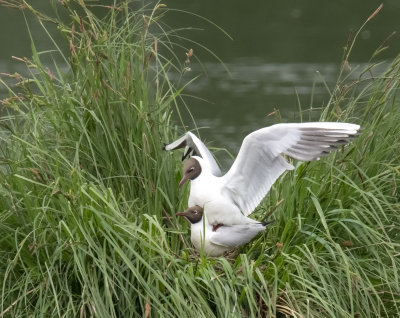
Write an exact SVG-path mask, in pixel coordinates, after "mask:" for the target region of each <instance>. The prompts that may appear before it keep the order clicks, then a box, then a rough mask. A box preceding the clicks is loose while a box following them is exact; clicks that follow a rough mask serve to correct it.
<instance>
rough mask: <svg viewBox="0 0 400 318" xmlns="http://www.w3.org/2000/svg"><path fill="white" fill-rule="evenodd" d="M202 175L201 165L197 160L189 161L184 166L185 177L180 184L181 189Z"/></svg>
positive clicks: (191, 159)
mask: <svg viewBox="0 0 400 318" xmlns="http://www.w3.org/2000/svg"><path fill="white" fill-rule="evenodd" d="M200 173H201V166H200V163H199V162H198V161H197V160H196V159H195V158H190V159H188V160H187V161H186V162H185V163H184V164H183V177H182V180H181V182H179V187H181V186H182V185H183V184H184V183H185V182H186V181H188V180H194V179H196V178H197V177H198V176H199V175H200Z"/></svg>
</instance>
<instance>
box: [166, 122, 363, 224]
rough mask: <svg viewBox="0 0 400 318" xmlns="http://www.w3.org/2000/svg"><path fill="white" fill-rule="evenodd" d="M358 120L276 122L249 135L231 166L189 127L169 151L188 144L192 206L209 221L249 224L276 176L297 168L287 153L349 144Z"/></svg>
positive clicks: (311, 155)
mask: <svg viewBox="0 0 400 318" xmlns="http://www.w3.org/2000/svg"><path fill="white" fill-rule="evenodd" d="M359 129H360V126H359V125H356V124H348V123H339V122H312V123H290V124H276V125H273V126H270V127H266V128H262V129H259V130H256V131H254V132H252V133H250V134H249V135H247V136H246V137H245V138H244V140H243V143H242V146H241V148H240V150H239V153H238V155H237V157H236V160H235V161H234V163H233V165H232V166H231V168H230V169H229V171H228V172H227V173H226V174H225V175H223V176H221V171H220V169H219V167H218V165H217V163H216V161H215V159H214V157H213V156H212V154H211V153H210V151H209V150H208V149H207V147H206V146H205V145H204V144H203V143H202V142H201V141H200V139H198V138H197V137H196V136H195V135H194V134H192V133H190V132H188V133H186V134H185V135H184V136H183V137H181V138H180V139H178V140H177V141H175V142H173V143H171V144H169V145H166V146H165V147H164V149H165V150H174V149H178V148H183V147H185V153H184V156H187V155H192V157H191V158H190V159H188V160H187V161H186V162H185V163H184V166H183V178H182V180H181V182H180V183H179V185H180V186H182V185H183V184H184V183H185V182H186V181H188V180H190V183H191V186H190V194H189V200H188V206H189V207H191V206H196V205H197V206H200V207H202V208H203V209H205V210H206V211H207V219H208V222H209V223H210V225H213V226H214V227H218V226H219V225H220V224H223V225H235V224H246V223H248V222H249V221H248V220H251V219H249V218H248V217H247V216H248V215H249V214H250V213H251V212H253V211H254V209H255V208H256V207H257V206H258V204H259V203H260V202H261V200H262V199H263V198H264V197H265V195H266V194H267V193H268V191H269V190H270V188H271V186H272V185H273V184H274V182H275V181H276V179H277V178H278V177H279V176H280V175H281V174H282V173H283V172H285V171H286V170H292V169H294V167H293V166H292V165H291V164H290V163H289V162H288V161H287V160H286V159H285V158H284V157H283V156H282V154H284V155H287V156H290V157H292V158H294V159H297V160H302V161H311V160H316V159H319V158H320V157H321V156H325V155H327V154H329V153H330V152H331V151H333V150H336V149H337V148H338V147H339V146H342V145H346V144H347V143H349V142H350V141H351V140H352V139H353V138H355V137H356V136H357V135H358V131H359Z"/></svg>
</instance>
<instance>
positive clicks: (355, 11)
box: [0, 0, 400, 160]
mask: <svg viewBox="0 0 400 318" xmlns="http://www.w3.org/2000/svg"><path fill="white" fill-rule="evenodd" d="M105 2H107V1H105ZM381 2H382V1H371V0H352V1H348V0H347V1H346V0H341V1H327V0H287V1H265V0H264V1H260V0H254V1H238V0H231V1H217V0H203V1H188V0H171V1H164V3H165V4H167V6H168V8H175V9H177V10H183V11H190V12H193V13H195V14H197V15H200V16H203V17H205V18H207V19H210V20H212V21H213V22H215V23H216V24H217V25H218V26H219V27H221V28H222V29H224V30H225V31H226V32H227V33H228V34H229V35H230V36H231V37H232V39H230V38H229V37H228V36H226V35H225V34H224V33H223V32H221V31H220V30H219V29H218V28H217V27H215V26H213V25H212V24H210V23H206V22H204V21H203V20H201V19H199V18H197V17H195V16H193V15H188V14H184V13H181V12H178V11H176V12H170V13H168V14H167V15H166V17H165V19H164V22H165V23H166V24H167V25H170V26H171V27H179V28H181V27H192V28H198V29H192V30H188V31H185V32H183V34H184V35H185V36H186V37H188V38H189V39H190V40H192V41H194V42H198V43H201V44H202V45H204V46H206V47H207V48H209V49H210V50H211V51H213V52H214V53H215V55H217V56H218V57H219V58H220V59H221V60H222V61H224V63H225V65H226V68H227V69H229V72H230V73H228V72H227V71H226V70H225V68H224V67H223V66H222V65H221V63H219V62H218V60H217V59H216V58H215V57H213V56H212V55H211V54H209V53H207V52H206V50H204V49H201V48H200V47H199V46H198V45H195V44H187V43H184V42H182V43H180V42H179V41H178V43H179V44H183V45H185V46H186V47H187V48H190V47H192V48H193V49H194V53H195V57H196V58H199V59H200V60H201V61H202V65H200V64H199V63H197V62H196V59H195V58H192V62H191V64H190V65H189V66H190V68H191V71H190V72H187V73H186V74H185V78H187V79H190V78H193V77H196V76H199V78H198V79H197V80H196V81H195V82H194V83H193V84H191V85H190V86H189V87H188V88H187V89H186V91H185V93H186V94H188V95H194V96H196V97H199V98H200V99H196V98H190V97H188V98H187V99H186V101H187V105H188V106H189V108H190V111H191V112H192V114H193V116H194V118H195V120H196V123H197V125H198V127H209V128H203V129H201V130H200V133H201V136H202V138H204V139H206V140H208V141H213V142H212V145H214V146H216V147H227V148H228V149H229V150H231V151H232V152H234V153H235V152H236V151H237V149H238V147H239V146H240V143H241V140H242V139H243V137H244V136H245V135H246V134H247V133H249V132H251V131H252V130H255V129H257V128H260V127H263V126H266V125H269V124H271V123H273V122H274V121H275V120H276V119H274V118H273V116H270V117H268V116H267V115H268V114H270V113H271V112H273V111H274V110H275V109H278V110H279V112H280V114H281V116H282V117H283V120H284V121H298V120H299V115H298V110H299V103H300V104H301V108H302V109H308V108H310V107H313V108H318V107H321V106H323V105H324V104H325V103H326V102H327V100H328V98H329V94H328V92H327V90H326V89H325V86H324V84H323V82H324V81H325V82H326V83H327V84H328V85H329V86H332V85H333V83H334V81H335V79H336V76H337V72H338V68H339V63H340V61H341V58H342V55H343V47H344V46H345V45H346V41H347V39H348V37H349V34H350V33H351V32H354V31H355V30H357V29H358V28H359V27H360V26H361V25H362V24H363V22H364V21H365V20H366V19H367V18H368V16H370V14H371V13H372V12H374V10H375V9H376V8H377V7H378V6H379V4H380V3H381ZM383 3H384V6H383V9H382V10H381V12H380V13H379V14H378V15H377V16H376V17H375V18H374V19H373V20H371V21H370V22H369V23H368V24H367V26H366V27H365V28H364V29H363V31H362V32H361V33H360V36H359V39H358V41H357V43H356V46H355V47H354V50H353V54H352V58H351V60H350V65H351V66H352V67H355V66H356V65H357V64H361V63H365V62H366V61H368V60H369V58H370V57H371V55H372V54H373V52H374V51H375V49H376V48H377V47H378V46H379V45H380V44H381V43H382V42H383V41H384V40H385V39H386V38H387V37H388V36H389V35H390V34H391V33H392V32H395V31H398V30H399V26H400V19H399V17H400V1H397V0H396V1H395V0H390V1H383ZM41 5H42V6H43V7H46V8H48V7H49V6H48V4H47V1H43V2H41ZM40 29H41V27H40V25H39V24H37V23H34V24H33V30H32V31H33V33H36V32H41V30H40ZM36 41H37V43H38V46H39V49H41V50H45V49H47V48H48V47H51V46H50V44H49V41H48V40H46V38H45V37H36ZM0 43H1V50H0V72H10V73H12V72H20V71H22V69H23V66H22V65H21V63H19V62H16V61H15V60H13V59H11V56H12V55H15V56H19V57H23V56H30V52H31V50H30V44H29V37H28V34H27V29H26V26H25V22H24V19H23V17H22V15H21V14H20V13H18V12H15V11H13V10H10V9H6V8H3V7H0ZM388 44H389V46H390V47H389V48H388V49H387V50H386V51H385V52H384V53H383V54H381V55H380V59H382V60H387V61H390V59H391V58H393V57H394V56H395V55H396V54H397V53H398V52H399V51H400V45H399V36H398V35H394V36H393V37H392V38H391V40H390V41H389V42H388ZM179 54H181V55H182V61H184V60H185V55H184V52H183V51H182V52H180V53H179ZM204 100H206V101H204ZM184 118H185V123H186V125H187V127H188V129H192V128H194V124H193V123H192V122H191V120H190V119H189V117H188V116H187V115H185V116H184ZM223 160H224V159H223Z"/></svg>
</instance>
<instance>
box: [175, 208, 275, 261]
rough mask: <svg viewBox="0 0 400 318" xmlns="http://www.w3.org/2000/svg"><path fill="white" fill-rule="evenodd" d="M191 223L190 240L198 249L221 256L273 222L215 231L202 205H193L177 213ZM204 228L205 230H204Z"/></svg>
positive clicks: (253, 223) (228, 227)
mask: <svg viewBox="0 0 400 318" xmlns="http://www.w3.org/2000/svg"><path fill="white" fill-rule="evenodd" d="M176 215H178V216H183V217H185V218H186V219H187V220H188V221H189V222H190V223H191V226H190V229H191V234H190V240H191V241H192V244H193V245H194V247H195V248H196V249H197V250H201V249H202V248H203V249H204V253H205V254H206V255H208V256H220V255H222V254H223V253H225V252H226V251H229V250H231V249H233V248H235V247H238V246H240V245H243V244H245V243H248V242H250V240H251V239H252V238H253V237H255V236H256V235H257V234H258V233H260V232H263V231H264V230H265V229H266V227H267V225H268V224H269V223H271V222H261V223H260V222H256V221H254V220H253V222H252V223H247V224H236V225H232V226H219V227H218V228H217V229H216V230H215V231H214V230H213V227H212V226H211V225H210V224H209V222H208V220H207V216H206V213H203V209H202V208H201V207H200V206H197V205H196V206H193V207H190V208H188V209H187V210H185V211H184V212H178V213H176ZM203 218H204V221H203ZM203 229H204V232H203Z"/></svg>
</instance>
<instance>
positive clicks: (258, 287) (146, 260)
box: [0, 0, 400, 317]
mask: <svg viewBox="0 0 400 318" xmlns="http://www.w3.org/2000/svg"><path fill="white" fill-rule="evenodd" d="M21 3H22V2H21ZM32 3H34V1H32ZM64 3H65V7H64V8H59V10H60V11H61V13H62V14H61V15H62V16H63V19H62V21H63V22H61V21H60V20H59V19H58V18H54V17H49V16H44V15H43V14H41V13H39V12H37V11H35V9H34V8H32V7H29V6H26V5H25V11H31V12H33V13H34V14H35V15H36V16H37V17H38V19H39V21H40V22H41V23H42V24H43V35H45V36H50V33H48V32H47V30H48V27H47V25H48V23H56V24H57V25H58V29H59V30H60V32H61V33H62V34H63V36H64V41H65V42H66V43H67V44H68V45H70V51H69V52H68V54H66V56H64V59H65V63H67V65H68V70H67V71H65V70H61V69H64V68H63V65H60V64H57V63H53V64H52V65H47V64H44V63H43V62H42V60H43V59H44V58H45V57H47V56H48V55H54V54H58V55H62V54H63V52H62V50H59V49H58V48H57V47H55V49H54V50H53V51H52V52H47V53H46V52H38V51H37V50H36V48H35V46H34V41H32V59H31V60H27V59H26V60H25V63H26V65H27V70H29V72H30V74H29V75H27V76H15V75H14V77H13V78H14V80H15V81H16V82H17V84H16V85H13V86H8V88H9V94H10V96H9V98H8V99H5V100H3V115H2V117H1V121H0V125H1V132H0V138H1V144H0V150H1V152H0V162H1V170H0V174H1V182H0V195H1V200H0V233H1V235H0V277H1V278H2V279H1V280H0V282H1V286H0V291H1V300H0V301H1V303H0V317H3V316H4V317H37V316H43V317H214V316H217V317H243V316H245V317H246V316H248V317H285V316H295V317H395V316H399V315H400V301H399V299H400V287H399V286H400V283H399V273H400V271H399V268H400V246H399V244H400V236H399V234H398V233H399V229H400V222H399V221H400V213H399V211H400V204H399V191H398V186H400V172H399V168H400V167H399V165H400V164H399V163H400V160H399V159H400V151H399V149H400V139H399V138H400V137H399V136H400V125H398V123H399V121H400V112H399V111H398V109H397V108H398V107H399V105H400V102H399V100H398V98H397V92H398V90H399V86H400V82H399V79H400V71H399V65H400V57H398V58H396V59H394V60H393V61H392V63H391V64H390V65H389V66H388V67H387V70H386V71H385V73H384V74H380V75H376V74H375V76H374V77H373V78H372V79H368V76H369V72H365V73H363V74H362V75H361V76H360V78H359V80H358V81H356V82H354V83H350V82H349V80H348V79H347V75H348V73H346V72H347V71H346V63H344V64H343V72H342V73H341V77H340V78H339V80H338V83H337V85H336V86H335V88H334V89H333V91H332V98H331V100H330V102H329V104H328V105H327V106H326V107H325V108H324V109H323V110H322V112H321V119H322V120H339V121H349V122H357V123H360V124H361V125H362V126H363V128H364V130H363V132H362V134H361V135H360V136H359V137H358V138H357V139H356V140H355V141H354V142H352V143H351V144H350V145H349V146H346V147H344V148H343V149H341V150H340V151H338V152H336V153H335V154H332V155H330V156H329V157H327V158H324V159H322V160H320V161H318V162H312V163H302V164H300V163H295V164H296V165H298V168H297V169H296V170H294V171H291V172H288V173H287V174H286V175H285V176H284V177H283V178H281V179H280V180H279V181H278V182H277V183H276V184H275V186H274V187H273V189H272V190H271V193H270V195H269V196H267V198H266V200H265V201H264V203H263V204H262V206H261V208H260V209H258V210H257V211H256V212H255V213H254V217H256V218H257V217H259V218H261V217H262V216H263V214H264V213H265V210H270V209H272V208H273V207H275V206H276V205H277V204H278V202H281V200H282V199H284V201H283V202H282V203H281V204H279V206H278V207H277V208H276V210H275V211H274V213H273V218H275V219H276V222H275V223H274V224H273V225H271V226H270V228H269V230H268V231H267V233H266V234H265V235H262V236H259V237H257V238H256V239H255V240H254V241H253V242H251V243H249V244H248V245H246V246H244V247H243V248H240V249H239V253H233V254H231V255H229V257H228V258H205V257H201V256H198V255H197V254H196V253H195V252H194V251H193V250H192V249H191V247H190V240H189V233H188V231H189V229H188V226H187V224H186V223H185V222H182V221H178V220H177V219H176V218H175V216H174V214H175V212H176V211H178V210H180V209H182V208H185V205H186V198H187V193H186V192H181V191H178V187H177V184H178V180H179V177H180V169H181V163H180V161H179V154H171V153H165V152H163V151H162V150H161V146H162V142H163V141H170V140H173V139H174V138H175V137H176V136H178V132H179V133H181V132H182V130H179V129H178V127H177V126H176V125H175V124H174V123H173V122H172V120H171V116H172V111H173V110H175V111H179V108H178V106H179V105H182V104H183V100H181V97H180V92H181V90H182V87H181V86H179V82H178V83H177V82H173V81H171V80H170V79H169V77H168V75H169V74H172V73H176V74H177V75H178V78H179V76H180V75H181V74H182V72H183V70H184V67H185V63H184V60H185V58H184V57H183V58H182V59H181V58H178V57H177V56H178V55H177V54H176V52H177V51H178V50H181V51H182V52H184V51H183V49H182V48H181V47H180V46H181V45H182V44H180V43H182V42H180V41H179V35H178V34H177V33H176V32H174V31H170V30H168V29H167V28H166V27H165V26H163V24H162V16H163V14H164V13H165V11H164V10H165V9H164V8H163V7H161V6H156V7H155V8H154V9H153V8H150V7H148V8H145V9H142V10H131V9H129V7H128V1H126V2H125V1H122V2H121V3H119V4H118V5H117V6H116V7H115V8H114V9H112V8H102V9H100V10H102V15H103V17H102V18H101V19H100V18H98V17H97V16H96V15H94V14H93V12H92V9H93V8H92V7H89V5H88V6H86V5H85V4H84V3H83V2H82V1H78V0H77V1H69V2H67V1H64ZM87 3H88V4H89V3H91V2H87ZM14 4H15V5H18V4H20V2H14ZM97 9H98V8H97ZM27 14H28V13H27ZM66 16H69V18H66ZM143 16H145V17H143ZM50 37H51V36H50ZM54 43H56V42H54ZM184 49H185V50H187V49H189V47H187V48H184ZM161 53H163V54H161ZM64 54H65V53H64ZM179 56H180V55H179ZM348 58H349V56H348V55H345V59H346V60H347V59H348ZM371 67H372V72H375V71H374V68H373V66H372V64H371ZM49 69H50V70H49ZM6 77H7V76H3V79H2V83H3V84H4V85H6V83H5V82H4V80H5V79H6ZM345 85H347V86H345Z"/></svg>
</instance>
